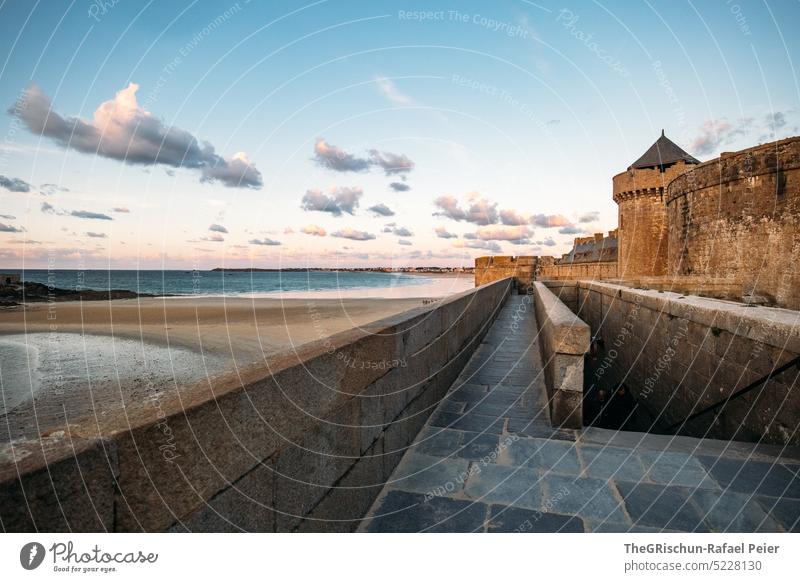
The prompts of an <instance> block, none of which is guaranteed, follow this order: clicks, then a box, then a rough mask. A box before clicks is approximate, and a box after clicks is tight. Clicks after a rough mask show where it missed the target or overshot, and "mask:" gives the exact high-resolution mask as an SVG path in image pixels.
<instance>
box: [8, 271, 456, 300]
mask: <svg viewBox="0 0 800 582" xmlns="http://www.w3.org/2000/svg"><path fill="white" fill-rule="evenodd" d="M3 272H4V273H19V274H20V275H21V277H22V279H23V280H24V281H31V282H36V283H43V284H45V285H52V286H55V287H59V288H62V289H95V290H100V291H103V290H108V289H125V290H128V291H135V292H137V293H149V294H153V295H265V294H276V295H284V294H289V295H297V294H305V293H314V292H328V293H329V294H330V293H331V292H337V291H338V292H345V294H347V295H351V296H352V291H355V290H364V291H365V293H364V295H365V296H374V295H375V293H374V292H370V290H373V291H374V290H387V289H395V290H397V291H407V292H409V293H411V294H413V293H414V291H415V290H417V289H416V288H417V287H418V288H419V289H418V290H419V291H423V288H425V287H430V286H431V284H432V283H434V282H435V280H436V279H440V278H437V277H427V276H423V275H409V274H404V273H372V272H364V273H361V272H350V271H301V272H295V271H292V272H286V271H283V272H272V271H270V272H252V273H244V272H241V273H240V272H231V271H228V272H221V271H136V270H125V271H122V270H120V271H116V270H114V271H111V270H84V271H78V270H66V269H64V270H49V271H48V270H46V269H29V270H25V271H21V270H14V269H10V270H7V269H4V270H3ZM453 279H457V278H453ZM458 279H459V280H460V282H462V283H463V281H465V280H467V279H468V278H467V279H465V278H458ZM450 287H451V288H452V290H449V289H447V288H446V289H445V291H448V290H449V292H451V293H452V292H457V291H461V290H463V288H464V285H463V284H460V285H458V284H454V285H451V286H450ZM400 288H402V289H400ZM406 288H408V289H406ZM401 294H402V295H406V294H407V293H401ZM423 294H424V293H423ZM444 294H447V293H446V292H445V293H444Z"/></svg>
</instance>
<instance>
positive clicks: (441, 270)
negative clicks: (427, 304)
mask: <svg viewBox="0 0 800 582" xmlns="http://www.w3.org/2000/svg"><path fill="white" fill-rule="evenodd" d="M209 270H210V271H211V272H212V273H219V272H226V273H281V272H283V273H287V272H288V273H305V272H308V271H313V272H316V273H385V274H388V275H391V274H393V273H398V274H403V275H472V274H474V272H475V270H474V268H472V267H465V268H463V269H461V268H458V269H456V268H453V269H449V268H446V267H430V268H426V267H414V268H408V269H382V268H379V267H378V268H360V267H354V268H351V269H348V268H325V267H288V268H283V269H266V268H259V267H252V268H251V267H236V268H230V269H229V268H227V267H215V268H213V269H209Z"/></svg>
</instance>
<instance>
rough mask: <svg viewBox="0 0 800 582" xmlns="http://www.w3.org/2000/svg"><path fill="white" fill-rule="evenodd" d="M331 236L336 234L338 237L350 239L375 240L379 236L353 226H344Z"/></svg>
mask: <svg viewBox="0 0 800 582" xmlns="http://www.w3.org/2000/svg"><path fill="white" fill-rule="evenodd" d="M331 236H335V237H336V238H346V239H350V240H359V241H365V240H374V239H375V238H377V237H376V236H375V235H374V234H370V233H368V232H365V231H363V230H355V229H352V228H343V229H341V230H337V231H336V232H334V233H332V234H331Z"/></svg>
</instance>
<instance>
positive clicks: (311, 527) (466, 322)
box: [0, 279, 512, 531]
mask: <svg viewBox="0 0 800 582" xmlns="http://www.w3.org/2000/svg"><path fill="white" fill-rule="evenodd" d="M511 286H512V281H511V280H510V279H506V280H501V281H497V282H494V283H492V284H488V285H484V286H481V287H478V288H476V289H472V290H469V291H467V292H465V293H461V294H458V295H455V296H452V297H449V298H447V299H445V300H444V301H442V302H440V303H438V304H435V305H433V306H426V307H421V308H418V309H416V310H413V311H409V312H405V313H403V314H399V315H397V316H394V317H391V318H387V319H384V320H381V321H377V322H374V323H372V324H370V325H367V326H364V327H363V328H361V329H358V330H351V331H347V332H344V333H340V334H337V335H334V336H331V337H329V338H326V339H323V340H320V341H318V342H314V343H311V344H306V345H304V346H301V347H299V348H297V349H296V350H295V351H293V352H290V353H286V354H284V355H282V356H278V357H274V358H271V359H270V360H269V361H268V362H266V363H265V364H264V365H260V366H257V367H253V368H252V369H248V370H241V371H239V372H237V373H236V374H232V375H231V377H230V378H229V379H228V381H227V383H226V382H225V381H221V382H220V383H216V384H214V385H213V386H209V385H207V384H203V385H200V384H199V385H197V386H194V387H190V388H188V389H187V390H182V391H180V392H179V394H178V395H177V396H176V398H175V399H174V400H170V401H164V402H162V403H160V405H159V407H158V409H157V410H156V409H154V407H153V406H152V404H148V403H138V404H132V405H131V406H130V407H128V409H127V410H126V411H124V414H123V413H120V416H119V418H118V419H115V420H116V423H115V425H116V426H118V427H119V429H118V430H116V431H114V432H113V433H112V434H106V435H103V436H102V438H93V437H92V427H91V426H89V425H86V426H81V425H73V426H70V427H69V428H68V429H67V428H66V427H65V430H64V432H63V433H59V432H56V433H53V434H52V435H51V436H50V437H47V438H45V439H44V440H43V441H16V442H12V443H9V444H6V445H3V446H0V497H2V499H3V503H2V504H0V523H2V524H3V528H4V529H5V530H6V531H36V530H38V531H165V530H177V531H184V530H187V529H188V530H191V531H240V530H248V531H349V530H352V529H354V528H355V526H356V525H357V524H358V521H359V520H360V518H361V517H362V516H363V514H364V513H365V512H366V510H367V509H368V508H369V506H370V504H371V503H372V501H373V500H374V498H375V497H376V496H377V494H378V493H379V492H380V490H381V488H382V487H383V485H384V483H385V481H386V479H387V478H388V477H389V475H390V474H391V473H392V471H393V470H394V468H395V466H396V464H397V463H398V461H399V460H400V458H401V456H402V455H403V453H404V451H405V449H406V447H408V446H409V445H410V444H411V442H412V441H413V439H414V438H415V436H416V435H417V433H418V432H419V430H420V428H421V427H422V426H423V424H424V422H425V421H426V419H427V418H428V416H429V415H430V413H431V412H432V411H433V409H434V408H435V406H436V405H437V404H438V402H439V400H440V399H441V398H442V397H443V395H444V394H445V393H446V391H447V389H448V388H449V386H450V384H451V383H452V382H453V380H454V379H455V378H456V377H457V375H458V374H459V372H460V371H461V369H462V368H463V366H464V365H465V363H466V362H467V361H468V359H469V358H470V356H471V355H472V352H473V350H474V349H475V348H476V347H477V346H478V345H479V343H480V341H481V339H482V337H483V335H484V333H485V332H486V331H487V330H488V328H489V327H490V326H491V324H492V322H493V320H494V318H495V316H496V315H497V313H498V312H499V310H500V308H501V307H502V305H503V303H504V302H505V300H506V297H507V296H508V293H509V292H510V289H511Z"/></svg>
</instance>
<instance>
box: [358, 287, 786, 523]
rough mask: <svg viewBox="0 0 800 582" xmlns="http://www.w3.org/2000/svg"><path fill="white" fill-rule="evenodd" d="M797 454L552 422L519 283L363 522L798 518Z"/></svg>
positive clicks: (766, 520)
mask: <svg viewBox="0 0 800 582" xmlns="http://www.w3.org/2000/svg"><path fill="white" fill-rule="evenodd" d="M798 459H800V452H798V450H797V449H792V450H789V449H781V448H777V447H768V446H763V445H753V444H747V443H729V442H724V441H713V440H701V439H693V438H688V437H669V436H660V435H650V434H644V433H632V432H627V433H623V432H616V431H609V430H603V429H596V428H588V429H584V430H582V431H575V430H569V429H562V428H557V427H556V428H554V427H551V426H550V420H549V417H548V413H547V395H546V389H545V384H544V373H543V370H542V361H541V355H540V351H539V344H538V339H537V328H536V322H535V316H534V314H533V309H532V305H531V303H530V298H529V297H526V296H518V295H512V296H511V297H510V298H509V300H508V302H507V303H506V305H505V306H504V308H503V310H502V312H501V313H500V315H499V317H498V318H497V320H496V321H495V323H494V324H493V326H492V328H491V329H490V330H489V332H488V333H487V335H486V337H485V338H484V340H483V342H482V344H481V345H480V346H479V348H478V349H477V350H476V352H475V354H474V355H473V357H472V359H471V360H470V361H469V363H468V364H467V366H466V367H465V369H464V370H463V372H462V373H461V375H460V376H459V378H458V379H457V380H456V382H455V383H454V384H453V386H452V387H451V389H450V391H449V393H448V394H447V396H446V397H445V399H444V400H443V401H442V402H441V404H440V405H439V407H438V408H437V410H436V411H435V412H434V413H433V414H432V416H431V418H430V419H429V420H428V422H427V424H426V426H425V428H423V430H422V431H421V433H420V434H419V435H418V437H417V439H416V441H415V443H414V444H413V445H412V446H411V447H410V448H409V450H408V451H407V452H406V454H405V455H404V456H403V459H402V461H401V462H400V464H399V465H398V467H397V469H396V470H395V472H394V473H393V475H392V476H391V478H390V479H389V482H388V483H387V484H386V486H385V487H384V489H383V491H382V492H381V494H380V495H379V497H378V498H377V499H376V501H375V503H374V505H373V507H372V508H371V510H370V512H369V513H368V515H367V516H366V517H365V519H364V521H363V522H362V524H361V527H360V531H369V532H422V531H425V532H428V531H430V532H626V531H634V532H658V531H697V532H708V531H712V532H754V531H759V532H760V531H769V532H782V531H798V530H800V460H798Z"/></svg>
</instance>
